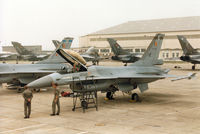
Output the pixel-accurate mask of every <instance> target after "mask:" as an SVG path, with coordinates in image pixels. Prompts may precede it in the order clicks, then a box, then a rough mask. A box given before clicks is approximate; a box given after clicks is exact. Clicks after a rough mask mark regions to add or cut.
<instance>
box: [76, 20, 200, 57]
mask: <svg viewBox="0 0 200 134" xmlns="http://www.w3.org/2000/svg"><path fill="white" fill-rule="evenodd" d="M156 33H163V34H165V39H164V41H163V45H162V50H161V53H160V58H162V59H164V60H170V59H176V57H180V56H181V55H182V49H181V46H180V44H179V41H178V39H177V37H176V36H177V35H184V36H185V37H186V38H187V39H188V41H189V42H190V43H191V45H192V46H193V47H194V48H196V49H200V16H192V17H179V18H166V19H154V20H139V21H128V22H125V23H122V24H119V25H117V26H113V27H110V28H106V29H103V30H100V31H97V32H94V33H91V34H88V35H84V36H81V37H80V38H79V48H80V49H82V50H84V49H88V48H89V47H90V46H95V47H96V48H97V49H98V51H99V53H100V54H102V55H110V54H111V48H110V46H109V44H108V42H107V41H106V39H107V38H114V39H116V40H117V41H118V43H119V44H120V45H121V46H122V47H123V48H125V49H127V50H129V51H131V52H144V51H145V50H146V48H147V46H148V45H149V43H150V42H151V40H152V38H153V37H154V35H155V34H156Z"/></svg>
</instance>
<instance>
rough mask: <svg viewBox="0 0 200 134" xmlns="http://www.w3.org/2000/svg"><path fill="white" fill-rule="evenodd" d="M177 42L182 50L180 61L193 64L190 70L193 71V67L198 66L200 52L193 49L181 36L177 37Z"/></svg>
mask: <svg viewBox="0 0 200 134" xmlns="http://www.w3.org/2000/svg"><path fill="white" fill-rule="evenodd" d="M177 37H178V40H179V42H180V44H181V47H182V50H183V54H184V55H183V56H181V57H180V59H181V60H182V61H186V62H190V63H192V64H194V65H193V66H192V70H195V65H196V64H200V52H198V51H197V50H196V49H194V48H193V47H192V46H191V45H190V43H189V42H188V41H187V39H186V38H185V37H184V36H182V35H177Z"/></svg>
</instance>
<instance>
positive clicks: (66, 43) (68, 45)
mask: <svg viewBox="0 0 200 134" xmlns="http://www.w3.org/2000/svg"><path fill="white" fill-rule="evenodd" d="M72 41H73V38H72V37H65V38H64V39H63V40H62V42H60V41H58V40H52V42H53V44H54V45H55V47H56V48H57V47H58V46H59V45H60V44H61V43H62V46H61V47H60V48H61V49H62V48H63V49H70V48H71V45H72Z"/></svg>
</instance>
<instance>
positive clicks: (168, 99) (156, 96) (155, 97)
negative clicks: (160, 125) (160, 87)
mask: <svg viewBox="0 0 200 134" xmlns="http://www.w3.org/2000/svg"><path fill="white" fill-rule="evenodd" d="M139 96H140V101H139V102H134V103H130V96H129V95H117V96H115V99H114V100H109V101H105V100H104V98H105V97H103V96H100V97H99V105H100V107H101V106H102V107H104V106H105V105H111V104H112V105H113V106H117V105H119V106H120V105H133V104H134V105H135V104H137V105H138V104H139V105H146V104H148V105H149V104H152V105H154V104H157V105H158V104H161V105H162V104H175V105H177V106H180V107H182V106H185V105H192V104H193V102H191V101H189V100H183V99H182V98H183V97H185V96H182V95H177V94H164V93H152V92H151V93H143V94H139ZM178 98H180V100H179V99H178Z"/></svg>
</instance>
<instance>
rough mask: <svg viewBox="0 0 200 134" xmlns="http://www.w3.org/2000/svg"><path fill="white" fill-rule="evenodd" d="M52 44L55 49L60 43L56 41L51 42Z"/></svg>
mask: <svg viewBox="0 0 200 134" xmlns="http://www.w3.org/2000/svg"><path fill="white" fill-rule="evenodd" d="M52 42H53V44H54V46H55V47H56V48H57V47H58V46H59V45H60V43H61V42H60V41H58V40H52Z"/></svg>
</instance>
